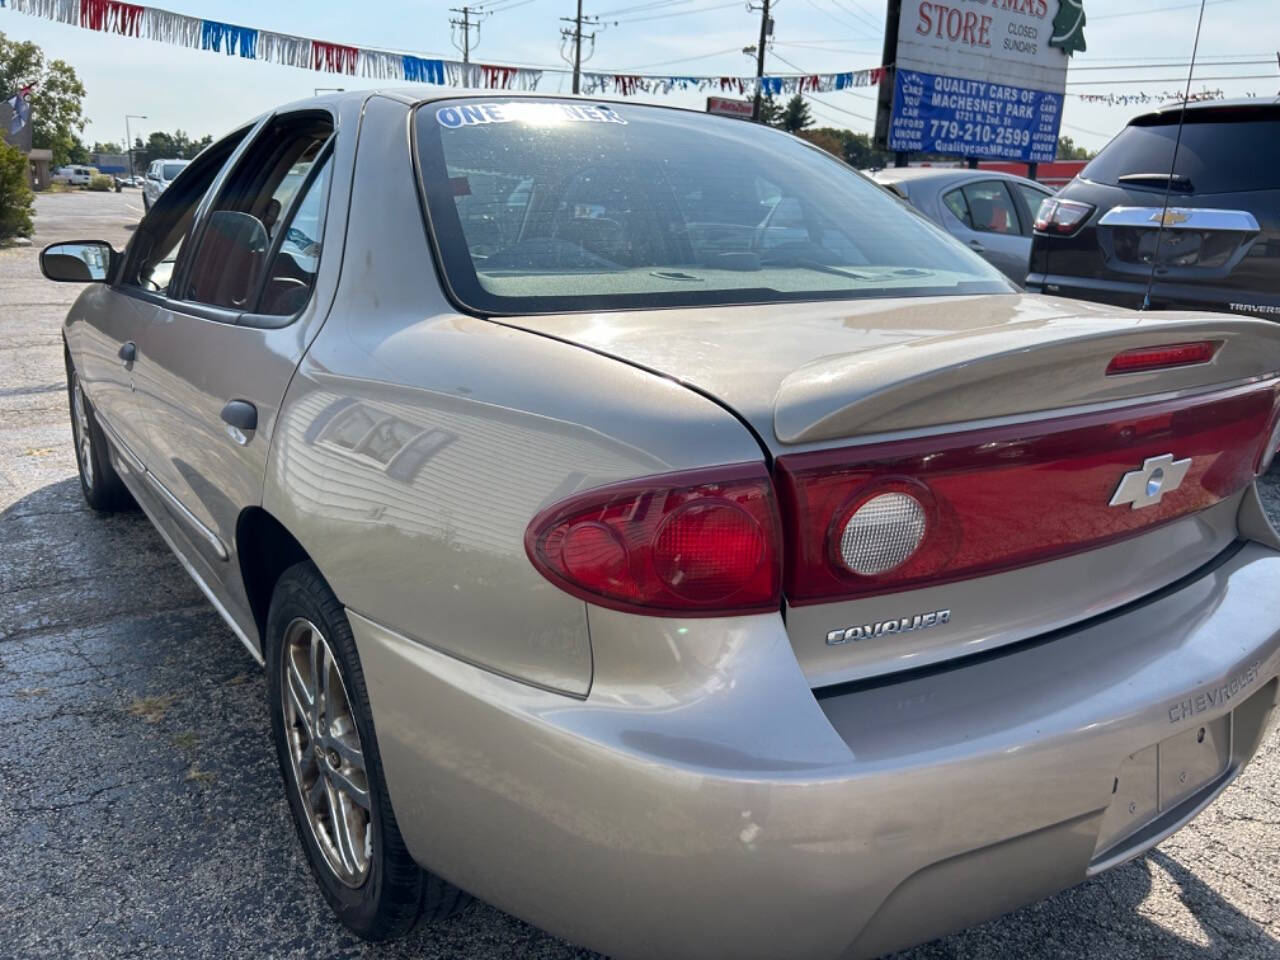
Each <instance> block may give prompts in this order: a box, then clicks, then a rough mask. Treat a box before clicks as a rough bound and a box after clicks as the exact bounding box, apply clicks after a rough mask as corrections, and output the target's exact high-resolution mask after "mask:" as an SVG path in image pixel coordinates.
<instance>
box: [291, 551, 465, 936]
mask: <svg viewBox="0 0 1280 960" xmlns="http://www.w3.org/2000/svg"><path fill="white" fill-rule="evenodd" d="M266 640H267V651H266V654H267V656H266V659H267V706H268V709H269V711H270V714H271V728H272V733H273V734H274V737H275V743H276V758H277V760H278V761H279V763H280V773H281V776H282V777H283V779H284V788H285V793H286V794H287V796H288V800H289V810H290V812H291V813H292V814H293V824H294V827H295V828H296V829H297V832H298V839H299V841H300V842H301V843H302V847H303V849H304V850H305V851H306V854H307V861H308V862H309V863H310V865H311V872H312V875H313V876H314V877H315V879H316V882H317V883H318V884H319V885H320V891H321V892H322V893H323V894H324V898H325V899H326V900H327V901H328V902H329V906H330V907H332V908H333V912H334V913H335V914H336V915H337V917H338V919H339V920H341V921H342V923H343V924H344V925H345V926H346V927H347V928H348V929H349V930H351V931H352V932H353V933H355V934H356V935H357V936H359V937H362V938H364V939H365V940H374V941H380V940H392V939H395V938H396V937H400V936H402V935H404V934H405V933H407V932H408V931H409V930H410V929H411V928H412V927H413V925H414V924H415V923H416V922H417V921H418V919H419V917H422V916H425V917H426V918H428V919H429V920H440V919H444V918H445V917H447V916H450V915H452V914H453V913H456V912H457V911H458V910H460V909H461V908H462V907H464V906H466V904H467V903H468V902H469V898H468V897H467V895H466V894H464V893H463V892H462V891H461V890H459V889H458V888H456V887H454V886H452V885H451V884H449V883H447V882H446V881H444V880H442V879H441V878H439V877H436V876H434V875H432V874H429V873H427V872H425V871H424V870H422V869H421V868H420V867H419V866H418V865H417V863H415V862H414V860H413V858H412V857H410V856H409V852H408V850H407V849H406V848H405V844H404V839H403V837H402V836H401V835H400V828H399V826H398V825H397V824H396V818H395V813H394V812H393V811H392V809H391V801H390V798H389V796H388V793H387V782H386V777H385V776H384V775H383V770H382V758H381V755H380V754H379V752H378V743H377V738H376V736H375V734H374V726H373V715H372V713H371V711H370V709H369V696H368V691H367V689H366V687H365V681H364V672H363V671H362V670H361V668H360V658H359V656H358V655H357V653H356V645H355V639H354V638H353V637H352V634H351V625H350V624H349V623H348V621H347V617H346V614H345V612H344V611H343V608H342V604H341V603H339V602H338V598H337V597H336V596H334V594H333V591H332V590H330V589H329V585H328V584H327V583H325V581H324V578H323V577H321V576H320V573H319V571H318V570H316V568H315V566H314V565H313V564H311V563H309V562H307V563H299V564H296V565H295V566H292V567H290V568H289V569H288V570H286V571H285V572H284V573H283V574H282V575H281V577H280V580H279V582H278V583H277V584H276V588H275V591H274V592H273V594H272V597H271V608H270V612H269V614H268V615H267V630H266ZM312 651H315V655H314V656H312ZM326 664H327V665H328V666H326ZM317 667H318V669H317ZM335 669H336V680H335V673H334V671H335ZM286 673H287V674H288V677H286ZM317 675H318V676H317ZM326 686H327V690H328V694H327V696H326V695H325V690H326ZM313 704H314V705H315V706H312V705H313ZM313 729H319V730H321V731H322V733H321V735H320V737H319V738H315V739H313V738H312V736H311V731H312V730H313ZM335 731H337V732H336V733H335ZM353 748H354V749H353ZM361 765H362V766H363V770H361V769H359V767H360V766H361ZM361 791H363V793H364V804H361V803H359V802H355V798H356V797H357V796H359V794H360V793H361ZM335 811H336V813H335ZM361 847H363V850H364V854H367V858H366V856H364V855H362V853H361V850H360V848H361Z"/></svg>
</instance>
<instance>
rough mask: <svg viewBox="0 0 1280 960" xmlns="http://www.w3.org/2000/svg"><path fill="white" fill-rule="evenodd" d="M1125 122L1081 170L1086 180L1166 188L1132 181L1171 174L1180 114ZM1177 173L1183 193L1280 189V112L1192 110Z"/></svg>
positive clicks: (1161, 183) (1159, 181) (1157, 183)
mask: <svg viewBox="0 0 1280 960" xmlns="http://www.w3.org/2000/svg"><path fill="white" fill-rule="evenodd" d="M1159 119H1160V120H1161V122H1160V123H1158V124H1146V123H1144V124H1132V125H1130V126H1127V127H1125V128H1124V129H1123V130H1121V131H1120V133H1119V134H1118V135H1117V136H1116V138H1115V139H1114V140H1112V141H1111V142H1110V143H1109V144H1107V146H1106V147H1105V148H1104V149H1103V151H1102V152H1101V153H1100V154H1098V156H1096V157H1095V158H1094V159H1093V160H1092V161H1091V162H1090V163H1089V165H1088V166H1086V167H1085V168H1084V170H1083V171H1082V172H1081V174H1080V175H1081V176H1082V177H1083V178H1084V179H1086V180H1092V181H1093V182H1095V183H1106V184H1112V185H1116V186H1120V185H1123V186H1125V187H1127V188H1135V187H1136V188H1139V189H1140V188H1142V187H1147V188H1149V189H1152V190H1160V191H1163V190H1164V188H1165V181H1164V180H1163V179H1157V180H1152V181H1147V182H1142V181H1135V180H1132V179H1130V180H1128V181H1121V179H1120V178H1121V177H1125V176H1129V177H1132V175H1134V174H1143V173H1149V174H1156V175H1158V176H1159V177H1166V176H1167V175H1168V173H1169V167H1170V164H1171V162H1172V161H1173V147H1174V141H1175V140H1176V139H1177V137H1178V117H1177V114H1176V113H1175V114H1174V115H1172V116H1169V117H1165V116H1163V115H1162V116H1161V117H1160V118H1159ZM1174 174H1175V175H1176V176H1178V177H1182V178H1185V179H1184V180H1183V181H1182V182H1181V184H1175V189H1178V190H1179V191H1180V192H1195V193H1236V192H1240V191H1251V190H1276V189H1280V113H1274V112H1264V111H1261V110H1248V111H1244V112H1231V113H1214V112H1210V111H1199V110H1188V111H1187V122H1186V125H1185V126H1184V128H1183V131H1182V141H1181V143H1179V144H1178V163H1177V166H1176V167H1175V168H1174Z"/></svg>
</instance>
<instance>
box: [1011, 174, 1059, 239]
mask: <svg viewBox="0 0 1280 960" xmlns="http://www.w3.org/2000/svg"><path fill="white" fill-rule="evenodd" d="M1014 186H1016V187H1017V188H1018V190H1020V191H1021V192H1022V199H1023V200H1025V201H1026V202H1027V213H1029V214H1030V216H1029V217H1028V218H1027V221H1028V222H1027V223H1025V224H1023V228H1022V232H1023V233H1024V234H1025V235H1026V236H1028V237H1029V236H1031V224H1032V223H1034V222H1035V219H1036V212H1037V211H1038V210H1039V209H1040V204H1042V203H1043V202H1044V201H1045V200H1047V199H1049V197H1050V196H1052V194H1050V193H1049V191H1047V190H1037V189H1036V188H1035V187H1032V186H1028V185H1027V184H1025V183H1018V184H1014Z"/></svg>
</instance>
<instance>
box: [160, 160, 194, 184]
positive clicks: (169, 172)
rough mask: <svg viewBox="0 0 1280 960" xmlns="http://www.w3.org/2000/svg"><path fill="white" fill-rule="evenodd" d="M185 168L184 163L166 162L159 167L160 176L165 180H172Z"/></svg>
mask: <svg viewBox="0 0 1280 960" xmlns="http://www.w3.org/2000/svg"><path fill="white" fill-rule="evenodd" d="M186 168H187V165H186V164H185V163H166V164H164V166H163V167H162V168H161V173H160V176H161V177H163V178H164V179H165V180H172V179H174V178H175V177H177V175H178V174H180V173H181V172H182V171H183V170H185V169H186Z"/></svg>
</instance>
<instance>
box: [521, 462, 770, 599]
mask: <svg viewBox="0 0 1280 960" xmlns="http://www.w3.org/2000/svg"><path fill="white" fill-rule="evenodd" d="M781 545H782V539H781V533H780V527H779V522H778V510H777V503H776V501H775V499H774V494H773V484H772V482H771V481H770V479H769V475H768V473H767V472H766V471H765V468H764V465H763V464H759V463H754V464H736V465H731V466H726V467H716V468H711V469H706V470H697V471H691V472H686V473H672V474H662V475H659V476H654V477H647V478H644V479H641V480H635V481H629V482H627V483H622V484H614V485H612V486H608V487H598V488H596V489H594V490H588V491H586V492H584V493H581V494H576V495H574V496H572V497H570V498H569V499H567V500H564V501H562V502H560V503H558V504H555V505H553V506H551V507H549V508H548V509H546V510H544V511H542V513H540V514H538V516H536V517H535V518H534V519H533V522H532V523H530V524H529V528H528V530H527V531H526V533H525V551H526V552H527V553H528V555H529V559H530V560H531V561H533V565H534V566H535V567H536V568H537V569H538V571H539V572H540V573H541V574H542V575H543V576H545V577H546V578H547V579H548V580H550V581H551V582H552V583H554V584H555V585H556V586H558V587H560V588H561V589H563V590H566V591H567V592H569V593H571V594H573V595H574V596H576V597H580V598H582V599H584V600H587V601H589V602H591V603H595V604H599V605H600V606H605V607H611V608H613V609H615V610H624V611H627V612H630V613H642V614H649V615H654V616H715V615H728V614H740V613H752V612H759V611H766V610H777V609H778V606H779V604H780V603H781V595H780V590H781V581H782V570H781V567H782V546H781Z"/></svg>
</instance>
